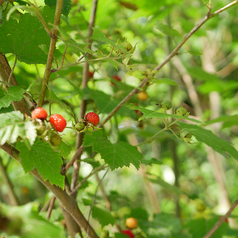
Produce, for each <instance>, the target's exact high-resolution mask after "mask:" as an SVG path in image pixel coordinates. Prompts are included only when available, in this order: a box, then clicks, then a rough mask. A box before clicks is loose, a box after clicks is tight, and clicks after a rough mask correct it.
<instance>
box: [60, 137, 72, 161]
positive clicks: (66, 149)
mask: <svg viewBox="0 0 238 238" xmlns="http://www.w3.org/2000/svg"><path fill="white" fill-rule="evenodd" d="M57 150H59V151H60V155H61V156H62V157H63V158H67V157H68V156H69V154H70V151H71V147H70V146H69V145H67V144H66V143H64V142H63V141H61V143H60V145H59V147H58V148H57Z"/></svg>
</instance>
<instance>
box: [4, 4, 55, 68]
mask: <svg viewBox="0 0 238 238" xmlns="http://www.w3.org/2000/svg"><path fill="white" fill-rule="evenodd" d="M42 15H43V17H45V18H46V17H47V22H50V21H51V20H53V16H54V12H53V11H51V10H49V8H48V7H45V8H44V9H43V11H42ZM0 42H1V44H0V52H2V53H3V54H6V53H13V54H15V55H16V57H17V59H18V60H19V61H22V62H25V63H28V64H45V63H46V60H47V54H46V53H45V52H44V51H43V50H41V49H40V47H39V46H41V45H47V46H49V44H50V37H49V36H48V34H47V33H46V31H45V29H44V26H43V25H42V24H41V22H40V21H39V20H38V18H37V17H35V16H32V15H31V14H29V13H26V14H22V15H21V17H20V19H19V22H18V21H17V20H15V19H13V18H10V20H9V21H5V20H4V23H3V24H2V25H0Z"/></svg>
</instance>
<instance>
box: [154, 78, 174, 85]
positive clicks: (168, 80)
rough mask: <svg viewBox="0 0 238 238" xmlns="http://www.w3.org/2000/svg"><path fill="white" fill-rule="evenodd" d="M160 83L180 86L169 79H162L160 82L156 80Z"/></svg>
mask: <svg viewBox="0 0 238 238" xmlns="http://www.w3.org/2000/svg"><path fill="white" fill-rule="evenodd" d="M156 82H158V83H166V84H170V85H174V86H178V83H177V82H175V81H174V80H173V79H168V78H161V79H159V80H156Z"/></svg>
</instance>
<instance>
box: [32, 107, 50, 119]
mask: <svg viewBox="0 0 238 238" xmlns="http://www.w3.org/2000/svg"><path fill="white" fill-rule="evenodd" d="M31 117H32V118H33V119H36V118H38V119H42V120H45V119H46V118H47V112H46V110H45V109H44V108H42V107H38V108H36V109H35V110H34V111H33V112H32V114H31Z"/></svg>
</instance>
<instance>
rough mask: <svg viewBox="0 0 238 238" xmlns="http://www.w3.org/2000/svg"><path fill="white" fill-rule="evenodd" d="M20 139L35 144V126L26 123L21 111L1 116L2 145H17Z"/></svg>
mask: <svg viewBox="0 0 238 238" xmlns="http://www.w3.org/2000/svg"><path fill="white" fill-rule="evenodd" d="M18 137H20V138H22V139H23V140H29V142H30V144H33V143H34V141H35V138H36V129H35V126H34V124H33V123H32V122H31V121H26V122H25V121H24V116H23V114H22V113H21V112H19V111H13V112H8V113H3V114H0V144H1V145H2V144H4V143H5V142H9V143H15V142H16V140H17V138H18ZM26 143H27V141H26Z"/></svg>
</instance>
